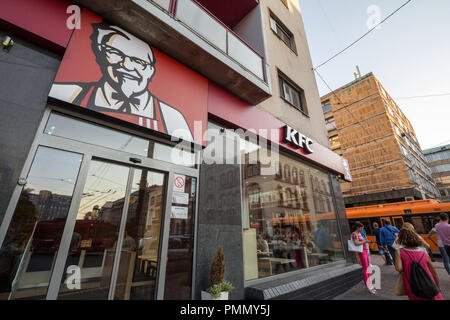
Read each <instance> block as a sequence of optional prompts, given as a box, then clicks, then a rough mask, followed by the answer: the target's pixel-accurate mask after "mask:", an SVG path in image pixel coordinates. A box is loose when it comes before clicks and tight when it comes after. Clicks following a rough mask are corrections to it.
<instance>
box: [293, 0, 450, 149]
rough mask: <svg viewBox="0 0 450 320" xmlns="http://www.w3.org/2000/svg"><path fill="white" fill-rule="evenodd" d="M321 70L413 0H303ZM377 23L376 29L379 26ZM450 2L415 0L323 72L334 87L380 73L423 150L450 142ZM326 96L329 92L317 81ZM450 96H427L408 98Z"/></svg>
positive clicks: (315, 61)
mask: <svg viewBox="0 0 450 320" xmlns="http://www.w3.org/2000/svg"><path fill="white" fill-rule="evenodd" d="M299 1H300V6H301V11H302V16H303V21H304V24H305V29H306V35H307V38H308V44H309V48H310V51H311V56H312V61H313V66H314V67H316V66H318V65H319V64H321V63H322V62H324V61H326V60H327V59H329V58H330V57H332V56H333V55H334V54H336V53H337V52H339V51H341V50H342V49H344V48H345V47H346V46H347V45H349V44H350V43H352V42H353V41H355V40H356V39H358V38H359V37H360V36H362V35H363V34H364V33H366V32H367V31H369V27H368V22H371V21H374V18H376V11H370V12H369V13H368V9H369V8H370V7H371V6H373V5H375V6H376V7H377V10H379V13H380V15H379V16H380V18H381V20H382V19H384V18H385V17H387V16H388V15H389V14H391V13H392V12H393V11H395V10H396V9H397V8H398V7H400V6H401V5H402V4H404V3H405V2H406V0H299ZM373 26H374V25H373V24H372V25H371V27H373ZM449 60H450V1H449V0H431V1H430V0H412V1H411V2H410V3H409V4H408V5H406V6H405V7H403V8H402V9H401V10H400V11H398V12H397V13H396V14H395V15H393V16H392V17H391V18H389V19H388V20H387V21H385V22H384V23H383V24H382V25H381V28H380V29H376V30H374V31H373V32H372V33H370V34H369V35H368V36H366V37H365V38H364V39H363V40H361V41H359V42H358V43H357V44H356V45H354V46H353V47H351V48H350V49H349V50H347V51H346V52H344V53H342V54H341V55H339V56H338V57H337V58H335V59H333V60H331V61H330V62H328V63H327V64H326V65H324V66H322V67H320V68H318V72H319V73H320V74H321V76H322V77H323V78H324V79H325V81H326V82H327V83H328V85H329V86H330V87H331V88H332V89H333V90H334V89H337V88H339V87H341V86H343V85H345V84H347V83H348V82H351V81H353V80H354V79H355V78H354V75H353V73H354V72H356V67H355V66H356V65H358V66H359V68H360V70H361V74H362V75H364V74H366V73H369V72H373V73H374V75H375V76H376V77H377V78H378V80H379V81H380V82H381V84H382V85H383V86H384V87H385V88H386V90H387V92H388V93H389V94H390V95H391V97H393V98H394V100H395V101H396V103H397V105H398V106H399V107H400V108H401V109H402V111H403V112H404V113H405V115H406V117H407V118H408V119H409V120H410V122H411V124H412V125H413V127H414V130H415V132H416V135H417V138H418V140H419V143H420V145H421V147H422V149H427V148H432V147H435V146H437V145H442V144H443V143H444V142H446V144H450V124H449V122H450V61H449ZM316 81H317V84H318V86H319V93H320V95H321V96H323V95H325V94H327V93H329V91H330V90H329V89H328V88H327V86H326V85H325V84H324V83H323V82H322V80H321V79H320V78H319V77H317V76H316ZM438 94H448V95H445V96H435V97H427V98H411V99H400V98H405V97H417V96H425V95H438Z"/></svg>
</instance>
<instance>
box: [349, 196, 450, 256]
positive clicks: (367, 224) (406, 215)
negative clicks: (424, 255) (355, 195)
mask: <svg viewBox="0 0 450 320" xmlns="http://www.w3.org/2000/svg"><path fill="white" fill-rule="evenodd" d="M346 211H347V218H348V221H349V224H350V229H351V231H353V229H354V228H353V225H354V223H355V222H356V221H359V222H361V223H362V224H364V229H365V230H366V235H367V239H369V240H371V241H374V243H371V244H370V249H371V250H373V251H378V248H377V245H376V241H375V240H376V239H375V236H374V235H373V223H374V222H377V223H378V226H379V228H381V227H383V226H384V221H383V220H385V219H389V220H390V221H391V225H392V226H395V227H397V228H398V229H400V228H401V227H402V225H403V223H405V222H409V223H412V224H413V225H414V228H415V229H416V231H417V233H418V234H420V235H421V236H422V238H423V239H424V240H425V241H426V242H427V243H428V244H429V245H430V247H431V250H432V252H433V253H436V254H439V249H438V247H437V239H436V237H435V236H429V233H430V231H431V229H432V228H433V226H434V224H435V221H436V220H437V219H438V217H439V214H440V213H441V212H446V213H447V214H449V215H450V203H439V202H438V201H436V200H431V199H430V200H416V201H407V202H397V203H387V204H381V205H373V206H365V207H355V208H346Z"/></svg>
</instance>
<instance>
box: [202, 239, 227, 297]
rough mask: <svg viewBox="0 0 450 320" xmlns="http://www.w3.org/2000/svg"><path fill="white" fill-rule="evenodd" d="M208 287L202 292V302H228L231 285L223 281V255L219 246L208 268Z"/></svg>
mask: <svg viewBox="0 0 450 320" xmlns="http://www.w3.org/2000/svg"><path fill="white" fill-rule="evenodd" d="M209 284H210V287H209V288H208V289H206V291H202V300H228V294H229V292H230V291H231V290H233V285H232V284H231V283H230V282H228V281H226V280H225V255H224V254H223V249H222V246H219V248H218V250H217V253H216V255H215V256H214V257H213V259H212V261H211V266H210V268H209Z"/></svg>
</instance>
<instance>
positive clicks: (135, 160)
mask: <svg viewBox="0 0 450 320" xmlns="http://www.w3.org/2000/svg"><path fill="white" fill-rule="evenodd" d="M130 161H131V162H133V163H142V160H141V159H139V158H130Z"/></svg>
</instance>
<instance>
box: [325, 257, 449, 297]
mask: <svg viewBox="0 0 450 320" xmlns="http://www.w3.org/2000/svg"><path fill="white" fill-rule="evenodd" d="M441 261H442V260H441V258H440V257H436V258H435V262H434V267H435V268H436V272H437V274H438V277H439V282H440V285H441V290H442V296H443V297H444V299H445V300H450V276H449V275H448V274H447V271H446V270H445V269H444V266H443V265H442V262H441ZM371 262H372V264H375V265H378V266H379V267H380V268H381V289H379V290H377V294H376V295H373V294H371V293H369V291H368V290H367V288H366V287H365V286H364V283H363V281H361V282H360V283H359V284H357V285H356V286H354V287H353V288H352V289H350V290H349V291H347V292H345V293H344V294H342V295H340V296H338V297H336V298H334V299H333V300H408V297H407V296H401V297H398V296H396V295H395V289H396V286H397V278H398V272H397V271H395V268H394V266H386V265H384V260H383V257H381V256H380V255H378V254H372V255H371Z"/></svg>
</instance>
